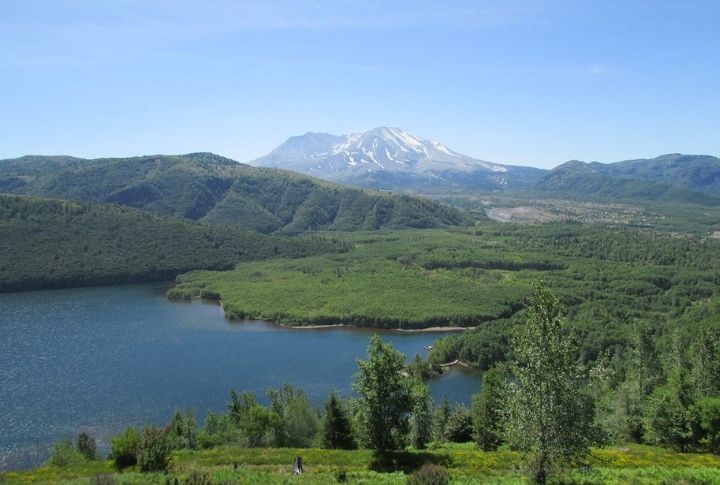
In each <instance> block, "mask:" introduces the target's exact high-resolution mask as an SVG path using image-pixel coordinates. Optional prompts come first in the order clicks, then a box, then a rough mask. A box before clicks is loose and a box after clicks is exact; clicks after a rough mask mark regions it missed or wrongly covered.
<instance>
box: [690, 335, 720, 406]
mask: <svg viewBox="0 0 720 485" xmlns="http://www.w3.org/2000/svg"><path fill="white" fill-rule="evenodd" d="M690 355H691V356H692V380H693V384H694V385H695V388H696V389H697V392H698V394H699V395H701V396H708V397H720V330H719V329H710V328H708V327H707V326H704V327H702V328H701V329H700V332H699V335H698V336H697V338H696V339H695V341H694V342H693V344H692V346H691V350H690Z"/></svg>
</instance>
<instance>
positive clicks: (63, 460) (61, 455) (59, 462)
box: [48, 440, 85, 466]
mask: <svg viewBox="0 0 720 485" xmlns="http://www.w3.org/2000/svg"><path fill="white" fill-rule="evenodd" d="M83 461H85V456H83V454H82V453H80V452H79V451H78V450H77V448H75V447H74V446H73V444H72V442H71V441H70V440H65V441H58V442H57V443H55V444H54V445H53V447H52V451H51V452H50V459H49V460H48V463H49V464H50V465H53V466H68V465H75V464H78V463H82V462H83Z"/></svg>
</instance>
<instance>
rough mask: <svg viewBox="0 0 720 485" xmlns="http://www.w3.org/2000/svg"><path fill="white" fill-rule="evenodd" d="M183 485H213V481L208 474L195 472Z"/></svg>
mask: <svg viewBox="0 0 720 485" xmlns="http://www.w3.org/2000/svg"><path fill="white" fill-rule="evenodd" d="M182 483H183V484H184V485H212V480H210V476H209V475H208V474H207V473H202V472H200V471H198V470H193V471H192V472H190V475H188V477H187V478H186V479H185V481H184V482H182Z"/></svg>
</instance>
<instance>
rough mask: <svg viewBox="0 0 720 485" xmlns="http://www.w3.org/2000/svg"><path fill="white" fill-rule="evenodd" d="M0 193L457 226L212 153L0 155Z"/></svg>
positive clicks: (452, 220)
mask: <svg viewBox="0 0 720 485" xmlns="http://www.w3.org/2000/svg"><path fill="white" fill-rule="evenodd" d="M0 192H8V193H14V194H25V195H32V196H37V197H49V198H63V199H72V200H77V201H83V202H97V203H113V204H119V205H124V206H130V207H135V208H138V209H145V210H148V211H151V212H155V213H157V214H160V215H165V216H175V217H182V218H187V219H191V220H200V221H203V222H210V223H215V224H225V223H227V224H240V225H242V226H245V227H251V228H254V229H256V230H258V231H260V232H263V233H273V232H278V233H286V234H295V233H300V232H305V231H308V230H318V229H331V230H344V231H352V230H357V229H379V228H405V227H415V228H425V227H438V226H444V225H461V224H464V223H466V222H467V217H466V216H465V215H464V214H463V213H462V212H460V211H458V210H456V209H453V208H450V207H447V206H444V205H442V204H439V203H437V202H435V201H432V200H430V199H424V198H418V197H410V196H406V195H390V194H383V193H379V192H374V191H369V190H361V189H355V188H349V187H344V186H341V185H336V184H331V183H328V182H322V181H320V180H317V179H313V178H311V177H307V176H303V175H299V174H296V173H293V172H288V171H285V170H277V169H269V168H255V167H251V166H249V165H244V164H241V163H237V162H235V161H233V160H230V159H227V158H223V157H220V156H218V155H213V154H209V153H194V154H189V155H179V156H165V155H157V156H146V157H134V158H112V159H98V160H82V159H77V158H72V157H38V156H28V157H22V158H19V159H13V160H1V161H0Z"/></svg>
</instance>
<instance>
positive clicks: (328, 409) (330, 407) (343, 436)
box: [323, 392, 357, 450]
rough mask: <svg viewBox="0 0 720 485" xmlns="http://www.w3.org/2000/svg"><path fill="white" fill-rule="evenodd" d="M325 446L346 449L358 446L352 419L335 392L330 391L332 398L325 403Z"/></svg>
mask: <svg viewBox="0 0 720 485" xmlns="http://www.w3.org/2000/svg"><path fill="white" fill-rule="evenodd" d="M323 446H324V447H325V448H331V449H334V448H340V449H344V450H352V449H355V448H357V443H356V441H355V438H354V437H353V433H352V426H351V425H350V420H349V419H348V416H347V414H346V413H345V410H344V409H343V407H342V404H341V403H340V400H339V399H338V398H337V396H336V395H335V393H334V392H332V393H330V398H329V399H328V400H327V402H326V403H325V417H324V419H323Z"/></svg>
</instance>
